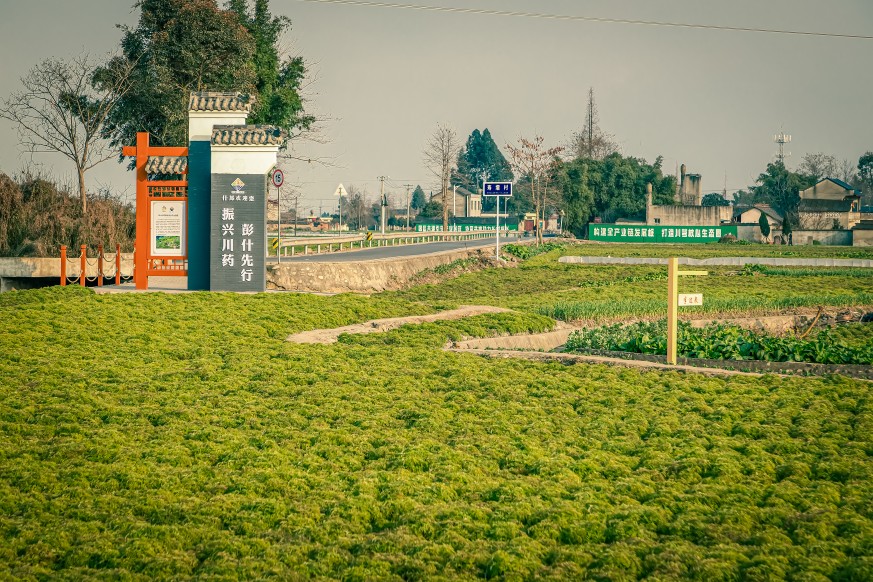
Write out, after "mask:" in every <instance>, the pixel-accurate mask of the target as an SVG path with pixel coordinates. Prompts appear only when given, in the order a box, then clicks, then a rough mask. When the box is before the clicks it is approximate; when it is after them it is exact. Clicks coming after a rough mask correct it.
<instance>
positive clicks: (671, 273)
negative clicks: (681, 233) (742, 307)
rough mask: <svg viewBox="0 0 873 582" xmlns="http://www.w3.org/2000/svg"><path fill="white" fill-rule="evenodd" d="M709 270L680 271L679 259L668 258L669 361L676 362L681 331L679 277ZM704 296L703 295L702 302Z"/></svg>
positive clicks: (704, 273) (703, 274) (698, 274)
mask: <svg viewBox="0 0 873 582" xmlns="http://www.w3.org/2000/svg"><path fill="white" fill-rule="evenodd" d="M708 274H709V273H708V272H707V271H680V270H679V259H678V258H676V257H670V258H669V259H667V363H668V364H673V365H675V364H676V336H677V335H678V331H679V277H702V276H706V275H708ZM702 300H703V297H702V296H701V303H702Z"/></svg>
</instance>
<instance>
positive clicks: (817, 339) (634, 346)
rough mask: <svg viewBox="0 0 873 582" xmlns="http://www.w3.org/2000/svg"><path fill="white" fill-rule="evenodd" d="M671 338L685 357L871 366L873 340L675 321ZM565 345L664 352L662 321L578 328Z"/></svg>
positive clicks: (867, 333)
mask: <svg viewBox="0 0 873 582" xmlns="http://www.w3.org/2000/svg"><path fill="white" fill-rule="evenodd" d="M862 333H863V335H864V336H865V337H866V338H867V339H868V340H870V339H873V332H871V331H870V329H869V328H867V329H865V330H864V331H863V332H862ZM676 340H677V350H678V353H679V354H680V355H683V356H686V357H690V358H705V359H715V360H766V361H772V362H816V363H820V364H866V365H873V342H871V341H867V342H866V343H864V344H861V345H856V344H851V343H849V342H845V341H841V335H840V334H839V332H834V331H832V330H830V329H825V330H822V331H821V332H819V333H818V334H816V335H815V336H814V337H813V338H811V339H802V338H798V337H795V336H793V335H786V336H774V335H770V334H766V333H760V332H753V331H750V330H747V329H743V328H741V327H739V326H736V325H727V324H711V325H708V326H706V327H704V328H694V327H692V326H691V325H690V324H688V323H687V322H683V321H680V322H679V329H678V333H677V338H676ZM566 349H567V350H569V351H578V350H584V349H598V350H610V351H621V352H632V353H642V354H662V355H663V354H666V353H667V330H666V320H660V321H657V322H654V323H650V322H642V323H635V324H631V325H622V324H614V325H611V326H605V327H599V328H593V329H589V330H579V331H576V332H573V334H572V335H571V336H570V338H569V339H568V341H567V344H566Z"/></svg>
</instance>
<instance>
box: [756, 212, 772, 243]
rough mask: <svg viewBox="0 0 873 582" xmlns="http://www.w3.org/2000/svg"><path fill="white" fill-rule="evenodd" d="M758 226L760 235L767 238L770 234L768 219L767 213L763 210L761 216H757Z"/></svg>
mask: <svg viewBox="0 0 873 582" xmlns="http://www.w3.org/2000/svg"><path fill="white" fill-rule="evenodd" d="M758 227H759V228H760V229H761V236H762V237H764V238H765V239H766V238H769V236H770V221H769V220H768V219H767V215H766V214H764V213H763V212H762V213H761V216H759V217H758Z"/></svg>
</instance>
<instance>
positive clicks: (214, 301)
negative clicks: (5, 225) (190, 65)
mask: <svg viewBox="0 0 873 582" xmlns="http://www.w3.org/2000/svg"><path fill="white" fill-rule="evenodd" d="M558 253H559V252H553V253H548V254H546V255H543V256H540V257H536V258H534V259H531V260H529V261H527V262H526V263H523V264H522V266H521V267H519V268H515V269H491V270H485V271H481V272H477V273H469V274H465V275H462V276H461V277H458V278H455V279H451V280H449V281H446V282H445V283H444V284H443V285H440V286H420V287H417V288H413V289H410V290H408V291H404V292H393V293H383V294H379V295H376V296H373V297H360V296H350V295H340V296H335V297H316V296H307V295H297V294H265V295H234V294H208V293H194V294H182V295H163V294H158V293H155V294H144V295H99V296H98V295H95V294H93V293H91V292H90V291H88V290H82V289H79V288H77V287H74V288H66V289H60V288H52V289H44V290H38V291H26V292H13V293H7V294H4V295H2V296H0V563H2V564H3V565H4V566H3V568H4V570H3V572H4V575H5V576H9V577H11V578H23V579H38V578H65V579H88V578H130V579H148V578H176V579H191V578H202V577H213V578H221V579H239V578H249V579H252V578H265V577H268V576H273V577H278V578H283V579H295V578H299V579H302V578H321V579H337V580H340V579H341V580H371V579H388V580H390V579H394V580H417V579H445V580H457V579H479V578H502V579H533V578H542V579H554V580H567V579H601V580H603V579H607V580H625V579H641V578H652V579H660V580H670V579H695V580H733V579H787V578H795V579H809V580H816V579H820V580H825V579H844V580H861V579H864V578H865V577H866V576H867V575H868V574H869V572H871V571H873V562H871V558H870V556H871V547H873V514H871V513H870V509H869V508H870V507H871V506H873V461H871V457H873V404H871V399H870V384H869V383H866V382H863V381H857V380H849V379H846V378H842V377H829V378H780V377H775V376H765V377H760V378H754V377H730V378H719V377H706V376H698V375H693V374H679V373H676V372H639V371H634V370H626V369H615V368H607V367H605V366H599V365H598V366H590V365H576V366H564V365H560V364H554V363H548V364H547V363H532V362H527V361H516V360H491V359H483V358H479V357H476V356H473V355H468V354H457V353H450V352H444V351H442V350H441V347H442V346H443V345H444V344H445V342H446V341H447V340H448V339H460V338H462V337H484V336H489V335H496V334H505V333H523V332H539V331H545V330H548V329H551V328H552V326H553V325H554V320H553V319H552V318H550V317H546V316H545V315H543V313H542V312H543V311H546V310H545V309H544V307H548V306H549V305H557V304H559V302H577V303H583V302H590V304H591V305H592V306H593V307H592V309H594V308H595V307H596V308H597V309H600V310H601V311H605V310H606V308H605V306H607V305H610V304H614V305H619V306H624V307H620V308H618V310H619V311H620V310H621V309H628V310H632V309H636V308H637V307H638V306H639V305H637V306H636V307H635V306H634V302H637V304H644V303H645V302H656V301H659V300H661V298H660V295H661V294H662V291H663V287H664V286H665V284H664V281H663V274H662V271H663V268H662V269H660V270H659V269H656V268H648V267H647V268H645V269H634V270H633V272H629V271H628V270H627V269H624V270H622V269H618V268H613V267H597V268H589V267H581V266H565V265H558V264H557V263H556V258H557V254H558ZM869 282H870V279H869V278H868V277H866V276H865V275H864V274H863V273H854V274H831V275H825V276H807V275H803V276H795V275H794V274H787V275H770V274H761V273H759V274H757V275H755V274H745V275H743V274H728V271H727V270H725V271H718V272H717V273H714V274H713V275H712V276H711V277H708V278H705V279H701V280H700V281H695V282H694V284H695V286H696V285H697V284H698V283H700V284H701V285H705V286H706V287H704V293H705V294H707V296H709V297H712V299H713V301H715V300H716V299H718V300H720V301H721V300H723V301H729V300H732V299H734V300H735V299H736V298H737V297H738V296H741V295H743V294H752V295H753V297H754V298H755V300H756V301H764V300H767V301H771V302H779V301H785V300H788V299H790V298H792V297H794V298H797V297H806V298H807V299H810V298H812V297H813V296H817V297H819V298H825V299H828V300H831V301H833V302H837V301H849V300H848V299H846V298H847V297H850V296H854V297H860V298H862V299H864V298H865V297H866V296H864V295H863V294H864V293H869V292H870V288H871V286H870V285H869ZM755 293H759V294H760V295H759V296H758V295H754V294H755ZM473 303H484V304H496V305H500V306H506V307H513V308H516V309H518V310H519V311H517V312H511V313H503V314H489V315H481V316H476V317H473V318H469V319H466V320H460V321H451V322H439V323H427V324H422V325H415V326H406V327H403V328H400V329H397V330H393V331H391V332H388V333H383V334H370V335H366V336H352V335H345V336H341V337H340V341H339V342H338V343H336V344H332V345H298V344H291V343H288V342H285V341H284V338H285V337H287V335H289V334H291V333H295V332H299V331H305V330H311V329H316V328H330V327H337V326H341V325H347V324H351V323H358V322H363V321H366V320H368V319H374V318H380V317H393V316H402V315H417V314H426V313H431V312H433V311H435V310H438V309H442V308H445V307H448V306H454V305H458V304H473ZM855 303H857V299H856V300H855ZM653 304H654V303H653ZM598 317H600V315H598ZM860 337H861V339H860V340H859V341H864V339H863V338H864V337H866V336H863V335H862V336H860Z"/></svg>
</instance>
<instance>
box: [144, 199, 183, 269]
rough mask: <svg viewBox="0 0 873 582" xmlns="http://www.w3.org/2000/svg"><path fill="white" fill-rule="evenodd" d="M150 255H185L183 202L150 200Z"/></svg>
mask: <svg viewBox="0 0 873 582" xmlns="http://www.w3.org/2000/svg"><path fill="white" fill-rule="evenodd" d="M151 223H152V224H151V236H152V240H151V247H152V248H151V255H152V256H153V257H181V256H185V254H186V253H185V249H186V247H185V244H186V241H185V202H183V201H178V200H176V201H172V202H171V201H163V200H152V207H151Z"/></svg>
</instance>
